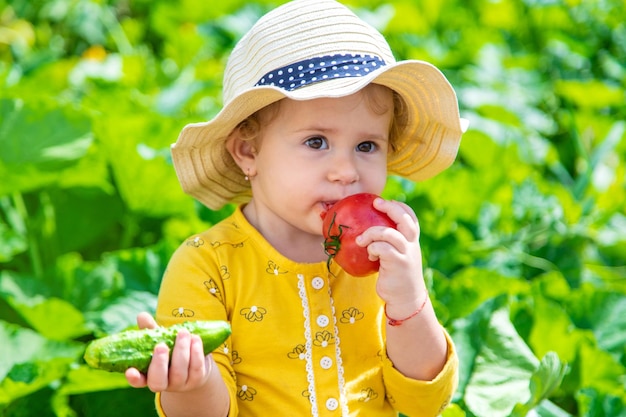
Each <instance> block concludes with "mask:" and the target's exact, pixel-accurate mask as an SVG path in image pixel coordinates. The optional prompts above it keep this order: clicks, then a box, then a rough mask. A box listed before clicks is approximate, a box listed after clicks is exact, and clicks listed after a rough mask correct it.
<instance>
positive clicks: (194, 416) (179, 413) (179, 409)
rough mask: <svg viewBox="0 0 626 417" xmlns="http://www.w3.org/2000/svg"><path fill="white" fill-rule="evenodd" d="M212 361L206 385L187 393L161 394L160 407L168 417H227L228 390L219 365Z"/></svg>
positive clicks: (228, 407)
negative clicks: (218, 367)
mask: <svg viewBox="0 0 626 417" xmlns="http://www.w3.org/2000/svg"><path fill="white" fill-rule="evenodd" d="M210 360H211V362H212V363H211V366H212V370H211V374H210V375H209V379H208V381H207V383H206V384H205V385H203V386H202V387H200V388H198V389H197V390H193V391H187V392H167V391H164V392H162V393H161V398H160V406H161V409H162V411H163V413H164V414H165V416H167V417H187V416H189V417H198V416H201V417H226V416H227V415H228V411H229V409H230V399H229V395H228V389H227V387H226V384H225V383H224V379H223V378H222V376H221V374H220V372H219V371H218V369H217V364H216V363H215V362H214V361H213V358H211V359H210Z"/></svg>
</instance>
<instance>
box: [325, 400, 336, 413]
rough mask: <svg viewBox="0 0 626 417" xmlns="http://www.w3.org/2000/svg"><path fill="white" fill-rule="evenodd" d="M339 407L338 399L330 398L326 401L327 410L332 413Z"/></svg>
mask: <svg viewBox="0 0 626 417" xmlns="http://www.w3.org/2000/svg"><path fill="white" fill-rule="evenodd" d="M337 407H339V401H337V399H336V398H329V399H327V400H326V408H327V409H328V410H330V411H334V410H336V409H337Z"/></svg>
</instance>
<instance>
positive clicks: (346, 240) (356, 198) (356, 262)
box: [323, 194, 424, 304]
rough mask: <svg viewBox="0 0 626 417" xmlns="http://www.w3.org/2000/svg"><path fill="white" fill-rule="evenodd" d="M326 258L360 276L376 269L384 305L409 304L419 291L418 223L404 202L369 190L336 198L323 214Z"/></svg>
mask: <svg viewBox="0 0 626 417" xmlns="http://www.w3.org/2000/svg"><path fill="white" fill-rule="evenodd" d="M323 218H324V222H323V224H324V225H323V228H324V229H323V233H324V238H325V239H326V243H325V248H326V251H327V254H328V255H329V261H330V260H334V261H336V262H337V263H338V264H339V265H340V266H341V267H343V268H344V269H345V270H346V272H348V273H350V274H351V275H354V276H365V275H369V274H371V273H373V272H376V271H377V270H378V271H379V279H378V284H377V291H378V294H379V296H380V297H381V298H382V299H383V300H385V302H387V303H393V304H404V303H414V300H415V299H416V298H418V296H419V294H420V293H421V292H423V291H424V279H423V273H422V254H421V249H420V245H419V234H420V231H419V225H418V222H417V217H416V216H415V213H414V212H413V210H412V209H411V208H410V207H409V206H408V205H406V204H404V203H400V202H397V201H389V200H384V199H382V198H380V197H378V196H375V195H373V194H355V195H352V196H349V197H346V198H345V199H343V200H340V201H339V202H337V203H336V204H335V205H333V206H332V207H331V208H329V209H328V211H327V212H326V213H324V215H323Z"/></svg>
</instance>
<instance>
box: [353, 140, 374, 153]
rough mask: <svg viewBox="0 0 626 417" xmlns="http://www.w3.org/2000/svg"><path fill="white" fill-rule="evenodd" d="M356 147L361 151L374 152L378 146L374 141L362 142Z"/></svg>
mask: <svg viewBox="0 0 626 417" xmlns="http://www.w3.org/2000/svg"><path fill="white" fill-rule="evenodd" d="M356 149H357V151H359V152H374V151H375V150H376V149H377V146H376V144H375V143H374V142H361V143H359V144H358V145H356Z"/></svg>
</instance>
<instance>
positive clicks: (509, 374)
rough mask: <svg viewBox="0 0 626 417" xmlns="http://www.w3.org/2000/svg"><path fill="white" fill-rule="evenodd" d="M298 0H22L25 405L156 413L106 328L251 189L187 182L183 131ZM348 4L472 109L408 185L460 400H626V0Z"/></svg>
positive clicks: (9, 178)
mask: <svg viewBox="0 0 626 417" xmlns="http://www.w3.org/2000/svg"><path fill="white" fill-rule="evenodd" d="M283 2H284V1H283ZM283 2H281V1H270V0H258V1H254V2H248V1H241V0H221V1H219V2H207V1H202V0H46V1H43V0H0V413H1V414H2V415H3V416H86V417H87V416H88V417H95V416H100V415H107V416H108V415H111V414H115V415H117V416H135V415H151V414H153V409H154V406H153V403H152V394H151V393H150V392H148V391H146V390H134V389H130V388H128V386H127V384H126V382H125V380H124V378H123V377H122V376H121V375H116V374H108V373H103V372H100V371H94V370H91V369H89V368H88V367H86V366H85V365H84V363H83V361H82V352H83V350H84V346H85V343H86V342H88V341H89V340H91V339H92V338H94V337H99V336H102V335H104V334H109V333H113V332H116V331H120V330H122V329H125V328H128V327H130V326H133V325H134V320H135V315H136V313H137V312H139V311H142V310H148V311H153V310H154V306H155V300H156V293H157V291H158V287H159V282H160V277H161V274H162V272H163V270H164V269H165V265H166V264H167V261H168V259H169V256H170V255H171V253H172V251H173V250H174V249H175V248H176V247H177V245H178V244H179V243H180V242H181V241H182V240H183V239H184V238H186V237H187V236H188V235H190V234H192V233H194V232H197V231H199V230H202V229H204V228H206V227H208V226H210V225H211V224H213V223H215V222H216V221H218V220H219V219H221V218H223V217H224V216H225V215H226V213H228V212H229V210H230V209H231V208H226V209H224V210H223V211H220V212H212V211H209V210H207V209H206V208H203V207H201V206H200V205H199V204H197V203H195V202H194V201H193V200H192V199H190V198H189V197H187V196H185V195H184V194H183V193H182V191H181V190H180V187H179V185H178V182H177V180H176V175H175V173H174V170H173V168H172V166H171V160H170V156H169V146H170V144H171V143H172V142H174V141H175V140H176V137H177V135H178V133H179V131H180V129H181V128H182V127H183V126H184V125H185V124H186V123H188V122H197V121H202V120H207V119H209V118H211V117H212V116H213V115H214V114H215V113H217V111H218V110H219V108H220V105H221V75H222V69H223V66H224V63H225V60H226V58H227V56H228V53H229V51H230V49H231V48H232V47H233V46H234V44H235V42H236V41H237V40H238V39H239V38H240V37H241V36H242V35H243V33H245V31H246V30H247V29H248V28H249V27H250V26H251V25H252V24H253V23H254V21H255V20H256V19H257V18H258V17H260V16H261V15H262V14H263V13H264V12H266V11H268V10H270V9H271V8H273V7H274V6H276V5H277V4H279V3H283ZM346 4H347V5H349V6H350V7H352V8H353V9H354V10H355V11H356V12H357V13H358V14H359V15H360V16H362V17H363V18H364V19H366V20H367V21H369V22H370V23H371V24H373V25H374V26H376V27H377V28H379V29H380V30H381V31H382V32H383V33H384V34H385V36H386V37H387V38H388V40H389V42H390V44H391V46H392V49H393V50H394V52H395V53H396V56H397V58H398V59H409V58H410V59H423V60H427V61H430V62H432V63H433V64H435V65H437V66H438V67H439V68H440V69H441V70H442V71H443V72H444V73H445V74H446V76H447V77H448V78H449V79H450V80H451V82H452V83H453V85H454V86H455V88H456V89H457V93H458V97H459V102H460V106H461V113H462V116H463V117H466V118H468V119H470V121H471V126H470V130H469V131H468V132H467V133H466V134H465V136H464V139H463V143H462V145H461V149H460V153H459V156H458V159H457V162H456V163H455V164H454V165H453V166H452V167H451V168H450V169H448V170H447V171H446V172H445V173H443V174H441V175H439V176H438V177H436V178H434V179H431V180H428V181H426V182H424V183H420V184H411V183H408V182H406V181H403V180H401V179H398V178H391V179H390V181H389V184H388V187H387V189H386V191H385V195H386V196H388V197H391V198H396V199H401V200H404V201H406V202H407V203H409V204H410V205H411V206H412V207H413V208H414V209H415V211H416V213H417V214H418V217H419V219H420V226H421V229H422V245H423V252H424V258H425V266H426V267H427V271H426V272H427V277H428V283H429V286H430V287H431V292H432V294H433V298H434V300H435V301H434V302H435V307H436V309H437V312H438V315H439V317H440V319H441V320H442V322H443V324H444V325H445V326H446V328H447V329H448V330H449V331H450V332H451V334H452V335H453V337H454V339H455V342H456V344H457V347H458V350H459V355H460V357H461V381H460V382H461V383H460V386H459V390H458V393H457V395H456V396H455V398H454V399H453V403H452V404H451V406H450V407H449V408H448V409H447V410H446V411H445V412H444V414H443V415H444V416H445V417H457V416H479V417H498V416H589V417H591V416H626V394H624V392H626V377H625V375H626V296H625V294H626V163H625V161H626V141H625V140H624V138H625V137H626V122H625V120H626V93H625V90H626V88H625V87H626V23H625V22H626V4H625V3H624V2H623V1H622V0H594V1H582V0H471V1H460V0H431V1H423V2H422V1H420V2H418V1H415V0H395V1H379V0H352V1H346Z"/></svg>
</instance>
